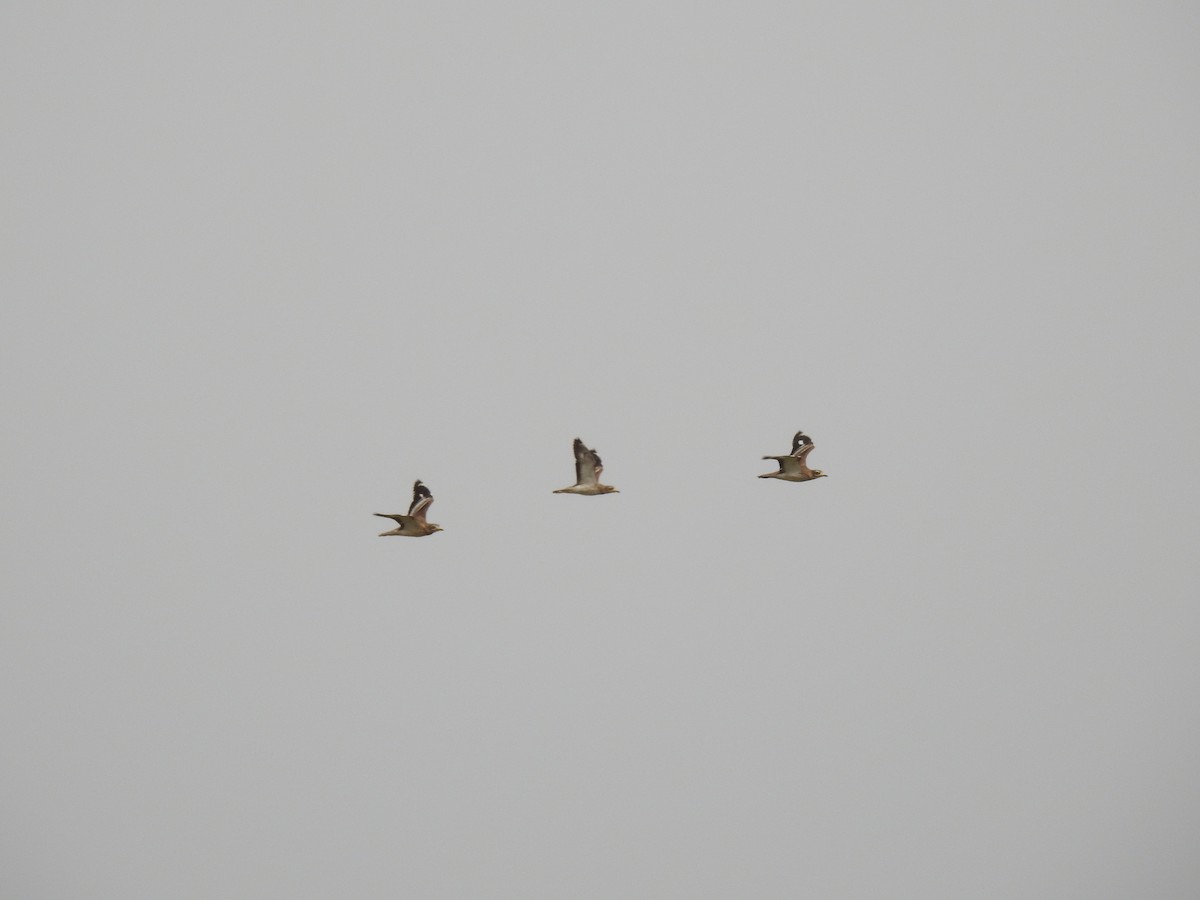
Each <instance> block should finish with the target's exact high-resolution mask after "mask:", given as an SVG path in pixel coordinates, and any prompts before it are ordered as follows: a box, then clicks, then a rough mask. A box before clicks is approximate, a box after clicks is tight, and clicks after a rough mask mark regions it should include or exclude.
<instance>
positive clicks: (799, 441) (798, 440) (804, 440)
mask: <svg viewBox="0 0 1200 900" xmlns="http://www.w3.org/2000/svg"><path fill="white" fill-rule="evenodd" d="M812 445H813V440H812V438H810V437H809V436H808V435H807V434H805V433H804V432H803V431H797V432H796V436H795V437H794V438H792V456H795V455H796V451H797V450H799V449H800V448H801V447H808V448H809V449H812Z"/></svg>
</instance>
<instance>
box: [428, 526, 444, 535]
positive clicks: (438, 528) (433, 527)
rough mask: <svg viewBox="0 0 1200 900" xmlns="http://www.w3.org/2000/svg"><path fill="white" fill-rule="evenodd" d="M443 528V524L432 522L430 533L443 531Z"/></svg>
mask: <svg viewBox="0 0 1200 900" xmlns="http://www.w3.org/2000/svg"><path fill="white" fill-rule="evenodd" d="M441 530H442V526H441V525H432V524H431V525H430V526H429V533H430V534H433V532H435V531H441Z"/></svg>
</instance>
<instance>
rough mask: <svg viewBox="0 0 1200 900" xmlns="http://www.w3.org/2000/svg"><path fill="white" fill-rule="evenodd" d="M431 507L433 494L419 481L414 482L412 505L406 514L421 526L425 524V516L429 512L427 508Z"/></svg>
mask: <svg viewBox="0 0 1200 900" xmlns="http://www.w3.org/2000/svg"><path fill="white" fill-rule="evenodd" d="M432 505H433V493H432V492H431V491H430V490H429V488H427V487H425V485H423V484H421V482H420V480H418V481H416V482H414V483H413V499H412V505H411V506H410V507H409V508H408V514H409V515H410V516H412V517H413V518H414V519H416V520H417V521H418V522H420V523H421V524H425V514H426V513H428V512H429V507H430V506H432Z"/></svg>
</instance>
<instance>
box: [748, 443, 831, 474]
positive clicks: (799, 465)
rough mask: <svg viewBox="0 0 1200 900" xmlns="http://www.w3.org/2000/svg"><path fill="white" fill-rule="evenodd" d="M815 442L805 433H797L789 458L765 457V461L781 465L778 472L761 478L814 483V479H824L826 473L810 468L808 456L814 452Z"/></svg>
mask: <svg viewBox="0 0 1200 900" xmlns="http://www.w3.org/2000/svg"><path fill="white" fill-rule="evenodd" d="M812 448H813V440H812V438H810V437H809V436H808V435H807V434H805V433H804V432H803V431H797V432H796V436H795V437H794V438H792V452H791V453H790V454H789V455H787V456H764V457H763V459H773V460H775V461H776V462H777V463H779V471H778V472H768V473H767V474H766V475H759V476H758V477H759V478H778V479H780V480H781V481H812V480H813V479H814V478H824V477H826V476H825V473H824V472H822V471H821V470H820V469H810V468H809V467H808V462H807V459H808V454H809V453H811V452H812Z"/></svg>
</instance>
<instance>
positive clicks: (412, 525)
mask: <svg viewBox="0 0 1200 900" xmlns="http://www.w3.org/2000/svg"><path fill="white" fill-rule="evenodd" d="M375 515H377V516H379V517H381V518H384V519H394V520H395V521H396V527H395V528H394V529H393V530H392V531H385V532H383V534H381V535H380V537H383V536H384V535H386V534H412V533H414V532H416V533H421V527H420V526H419V525H418V524H417V520H416V519H414V518H413V517H412V516H406V515H402V514H401V513H375Z"/></svg>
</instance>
